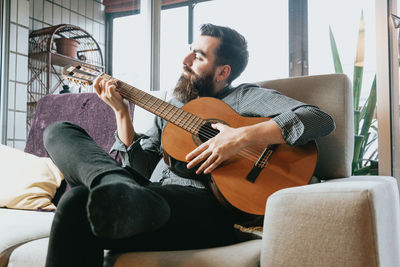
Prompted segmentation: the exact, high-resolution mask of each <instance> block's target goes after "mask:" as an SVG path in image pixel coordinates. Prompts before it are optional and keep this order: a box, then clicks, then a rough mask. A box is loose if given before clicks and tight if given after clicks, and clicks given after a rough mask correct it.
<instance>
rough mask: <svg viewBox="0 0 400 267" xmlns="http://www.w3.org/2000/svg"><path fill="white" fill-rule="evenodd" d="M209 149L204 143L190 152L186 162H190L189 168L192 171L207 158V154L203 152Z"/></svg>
mask: <svg viewBox="0 0 400 267" xmlns="http://www.w3.org/2000/svg"><path fill="white" fill-rule="evenodd" d="M207 148H208V143H207V142H206V143H203V144H202V145H200V146H199V147H197V148H196V149H195V150H193V151H192V152H190V153H189V154H187V155H186V160H189V161H190V162H189V163H188V165H187V168H188V169H190V168H192V167H194V166H196V165H197V164H199V163H200V162H201V161H203V160H204V159H205V158H204V157H205V154H203V152H204V151H205V150H206V149H207Z"/></svg>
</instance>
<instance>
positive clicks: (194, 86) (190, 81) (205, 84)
mask: <svg viewBox="0 0 400 267" xmlns="http://www.w3.org/2000/svg"><path fill="white" fill-rule="evenodd" d="M184 68H185V70H186V71H188V72H189V76H188V77H187V76H185V75H184V74H182V75H181V77H180V78H179V80H178V82H177V84H176V86H175V89H174V96H175V97H176V98H177V99H178V100H179V101H181V102H182V103H187V102H189V101H190V100H193V99H195V98H198V97H201V96H212V95H213V93H214V84H213V79H214V75H213V72H211V73H209V74H206V75H204V76H200V75H197V74H195V73H194V72H193V71H192V70H191V69H189V68H188V67H184Z"/></svg>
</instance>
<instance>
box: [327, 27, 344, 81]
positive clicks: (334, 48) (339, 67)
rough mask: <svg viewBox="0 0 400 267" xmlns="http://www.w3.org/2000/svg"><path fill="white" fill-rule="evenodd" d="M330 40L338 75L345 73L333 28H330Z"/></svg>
mask: <svg viewBox="0 0 400 267" xmlns="http://www.w3.org/2000/svg"><path fill="white" fill-rule="evenodd" d="M329 38H330V41H331V51H332V57H333V64H334V66H335V72H336V73H343V68H342V63H341V62H340V56H339V52H338V50H337V46H336V41H335V37H334V36H333V33H332V29H331V26H329Z"/></svg>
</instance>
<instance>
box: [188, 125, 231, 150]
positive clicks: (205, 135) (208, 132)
mask: <svg viewBox="0 0 400 267" xmlns="http://www.w3.org/2000/svg"><path fill="white" fill-rule="evenodd" d="M217 122H219V123H223V124H225V125H228V124H227V123H226V122H224V121H222V120H219V119H207V120H206V123H205V124H204V125H203V126H201V128H200V130H199V132H198V134H193V135H192V138H193V142H194V143H195V144H196V145H197V146H199V145H201V144H202V143H204V142H207V140H208V139H211V138H213V137H214V136H216V135H217V134H218V133H219V131H218V130H216V129H214V128H213V127H211V124H213V123H217ZM228 126H229V125H228Z"/></svg>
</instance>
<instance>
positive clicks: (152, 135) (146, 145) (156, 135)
mask: <svg viewBox="0 0 400 267" xmlns="http://www.w3.org/2000/svg"><path fill="white" fill-rule="evenodd" d="M161 124H162V122H161V119H159V118H156V119H155V123H154V125H153V126H152V128H151V129H150V130H149V131H147V132H146V134H140V133H135V138H134V140H133V143H132V144H131V145H130V146H129V147H126V146H125V144H124V143H123V142H122V141H121V140H120V139H119V137H118V134H117V132H115V133H114V136H115V142H114V144H113V146H112V147H111V150H110V152H113V151H118V152H119V155H120V158H121V162H122V165H123V166H129V167H131V168H132V169H134V170H136V171H137V172H139V173H140V174H141V175H143V176H144V177H146V178H148V179H150V176H151V173H152V172H153V170H154V168H155V166H156V165H157V163H158V162H159V160H160V159H161V157H162V150H161V140H160V136H161V135H160V133H161V131H162V125H161Z"/></svg>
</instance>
